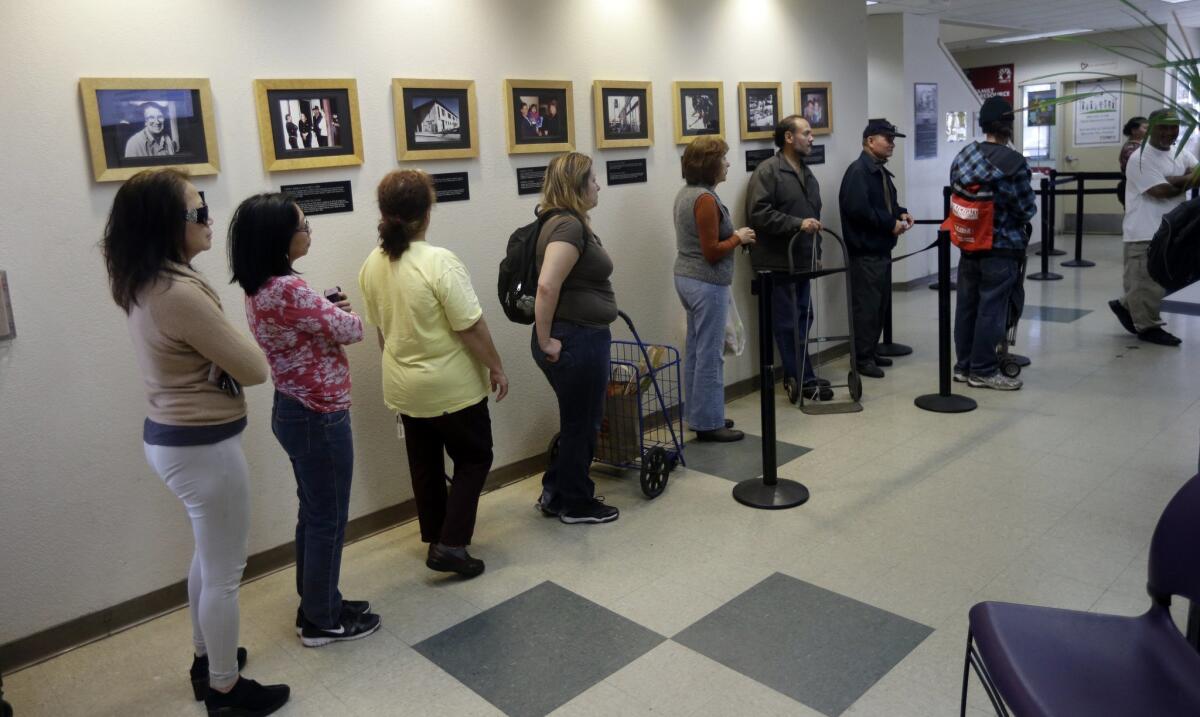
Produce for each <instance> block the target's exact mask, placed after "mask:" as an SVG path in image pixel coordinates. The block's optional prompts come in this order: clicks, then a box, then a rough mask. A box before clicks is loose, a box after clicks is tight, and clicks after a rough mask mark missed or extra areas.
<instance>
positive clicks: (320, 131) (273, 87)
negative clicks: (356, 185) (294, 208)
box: [254, 79, 363, 172]
mask: <svg viewBox="0 0 1200 717" xmlns="http://www.w3.org/2000/svg"><path fill="white" fill-rule="evenodd" d="M254 106H255V109H256V110H257V113H258V138H259V145H260V146H261V148H262V160H263V169H265V170H266V171H268V172H284V171H289V170H295V169H316V168H318V167H346V166H351V165H356V164H362V163H363V148H362V122H361V120H360V119H359V116H358V83H357V82H356V81H355V80H353V79H312V80H309V79H295V80H288V79H274V80H255V81H254ZM310 115H311V117H310ZM306 130H307V131H306Z"/></svg>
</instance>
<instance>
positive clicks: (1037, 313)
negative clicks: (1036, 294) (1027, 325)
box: [1021, 304, 1092, 324]
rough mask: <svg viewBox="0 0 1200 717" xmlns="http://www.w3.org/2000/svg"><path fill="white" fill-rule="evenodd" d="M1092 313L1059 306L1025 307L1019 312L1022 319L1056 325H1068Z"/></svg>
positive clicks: (1028, 305) (1086, 310)
mask: <svg viewBox="0 0 1200 717" xmlns="http://www.w3.org/2000/svg"><path fill="white" fill-rule="evenodd" d="M1090 313H1092V312H1091V311H1090V310H1088V309H1067V308H1063V307H1061V306H1033V305H1030V304H1026V305H1025V309H1024V310H1023V311H1022V312H1021V318H1022V319H1029V320H1030V321H1053V322H1054V323H1056V324H1069V323H1071V322H1072V321H1075V320H1077V319H1081V318H1083V317H1084V316H1087V315H1088V314H1090Z"/></svg>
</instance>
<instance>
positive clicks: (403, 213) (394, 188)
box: [376, 169, 434, 261]
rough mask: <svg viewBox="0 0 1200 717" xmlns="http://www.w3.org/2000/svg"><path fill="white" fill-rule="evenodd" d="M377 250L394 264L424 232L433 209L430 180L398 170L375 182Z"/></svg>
mask: <svg viewBox="0 0 1200 717" xmlns="http://www.w3.org/2000/svg"><path fill="white" fill-rule="evenodd" d="M376 198H377V199H378V200H379V214H380V219H379V246H380V247H381V248H382V249H383V253H384V254H387V255H388V258H389V259H391V260H392V261H395V260H397V259H399V258H400V257H401V255H403V254H404V252H405V251H407V250H408V245H409V242H411V241H412V238H413V236H415V235H416V234H418V233H420V231H421V230H422V229H424V228H425V221H426V219H427V218H428V217H429V210H430V209H431V208H432V207H433V202H434V194H433V180H432V179H430V178H429V175H428V174H426V173H424V172H422V171H421V170H419V169H398V170H396V171H394V172H390V173H389V174H388V175H387V176H386V177H384V178H383V180H382V181H381V182H379V189H378V190H377V191H376Z"/></svg>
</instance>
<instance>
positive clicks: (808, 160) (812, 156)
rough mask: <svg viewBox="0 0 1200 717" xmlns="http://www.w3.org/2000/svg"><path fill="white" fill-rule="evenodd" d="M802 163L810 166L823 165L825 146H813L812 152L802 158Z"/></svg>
mask: <svg viewBox="0 0 1200 717" xmlns="http://www.w3.org/2000/svg"><path fill="white" fill-rule="evenodd" d="M804 163H805V164H807V165H809V166H812V165H814V164H825V145H823V144H814V145H813V146H812V151H811V152H809V153H808V156H807V157H805V158H804Z"/></svg>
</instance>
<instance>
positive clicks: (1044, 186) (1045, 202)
mask: <svg viewBox="0 0 1200 717" xmlns="http://www.w3.org/2000/svg"><path fill="white" fill-rule="evenodd" d="M1050 173H1051V174H1052V175H1053V174H1054V170H1051V171H1050ZM1053 192H1054V185H1052V184H1051V183H1050V180H1049V179H1048V178H1046V177H1042V181H1041V194H1042V197H1041V214H1042V216H1041V222H1042V249H1041V251H1039V252H1038V253H1039V254H1041V255H1042V270H1041V271H1039V272H1036V273H1033V274H1029V275H1028V278H1030V279H1033V280H1034V281H1055V280H1057V279H1061V278H1062V274H1055V273H1054V272H1052V271H1050V252H1049V251H1046V242H1048V241H1052V239H1051V236H1052V235H1053V234H1054V217H1053V216H1052V215H1051V212H1053V211H1054V208H1053V207H1054V193H1053Z"/></svg>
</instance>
